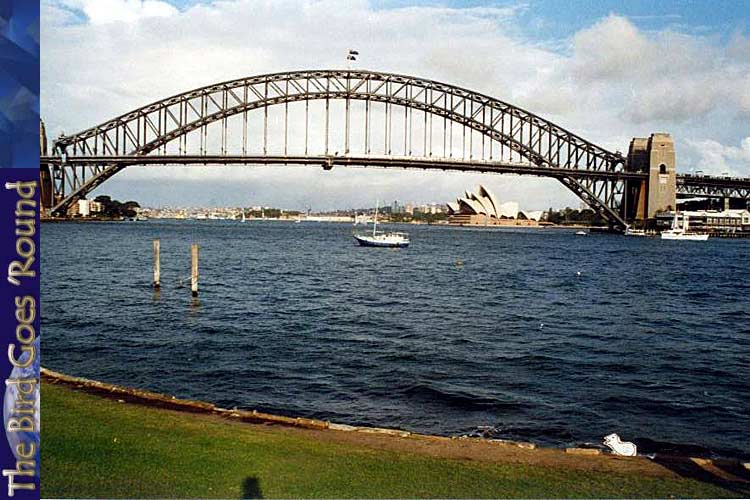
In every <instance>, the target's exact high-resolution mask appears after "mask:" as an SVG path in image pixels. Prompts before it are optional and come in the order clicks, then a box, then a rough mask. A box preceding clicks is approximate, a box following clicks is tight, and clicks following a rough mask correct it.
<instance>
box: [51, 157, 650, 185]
mask: <svg viewBox="0 0 750 500" xmlns="http://www.w3.org/2000/svg"><path fill="white" fill-rule="evenodd" d="M41 163H42V164H50V165H58V166H60V165H62V166H70V167H74V166H92V167H93V166H106V165H123V166H130V165H253V164H265V165H318V166H322V167H323V168H324V169H327V170H328V169H331V168H333V167H334V166H337V165H340V166H358V167H384V168H388V167H391V168H405V169H421V170H454V171H462V172H480V173H509V174H520V175H535V176H540V177H559V178H563V177H573V178H579V179H583V178H593V179H601V180H605V179H606V180H622V179H645V178H647V177H648V174H646V173H642V172H624V171H605V170H586V169H579V168H553V167H540V166H537V165H533V164H530V163H522V162H519V163H511V162H497V161H489V160H466V159H462V158H429V157H405V156H371V155H369V156H351V155H346V156H339V155H319V156H288V155H286V156H285V155H278V156H273V155H257V156H249V155H245V156H208V155H199V156H188V155H144V156H76V157H69V158H67V159H65V160H63V159H62V158H60V157H57V156H44V157H42V158H41Z"/></svg>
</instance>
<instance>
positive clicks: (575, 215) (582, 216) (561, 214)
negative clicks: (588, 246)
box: [546, 207, 607, 226]
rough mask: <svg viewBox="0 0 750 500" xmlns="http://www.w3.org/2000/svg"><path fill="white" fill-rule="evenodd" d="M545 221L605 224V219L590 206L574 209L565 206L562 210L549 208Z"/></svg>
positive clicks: (561, 223)
mask: <svg viewBox="0 0 750 500" xmlns="http://www.w3.org/2000/svg"><path fill="white" fill-rule="evenodd" d="M546 220H547V222H551V223H553V224H560V225H566V224H576V225H580V224H585V225H589V226H606V225H607V221H606V220H605V219H604V218H603V217H602V216H601V215H599V214H598V213H596V212H594V211H593V210H591V209H590V208H585V209H583V210H576V209H573V208H570V207H566V208H564V209H562V210H554V209H553V208H551V207H550V208H549V210H547V218H546Z"/></svg>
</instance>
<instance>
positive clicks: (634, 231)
mask: <svg viewBox="0 0 750 500" xmlns="http://www.w3.org/2000/svg"><path fill="white" fill-rule="evenodd" d="M625 236H648V234H646V230H645V229H632V228H631V227H630V226H628V227H626V228H625Z"/></svg>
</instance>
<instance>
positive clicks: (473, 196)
mask: <svg viewBox="0 0 750 500" xmlns="http://www.w3.org/2000/svg"><path fill="white" fill-rule="evenodd" d="M542 213H543V212H542V211H541V210H538V211H533V212H530V211H522V210H520V209H519V207H518V203H517V202H515V201H506V202H505V203H500V202H499V201H498V199H497V198H495V195H493V194H492V193H491V192H490V191H489V190H488V189H487V188H486V187H484V186H481V185H480V186H479V187H478V188H477V191H476V193H472V192H470V191H466V192H465V193H464V196H463V197H461V198H458V199H457V200H456V201H455V202H450V203H448V222H449V223H450V224H457V225H472V226H473V225H482V226H494V225H498V226H536V225H537V224H538V223H539V220H540V219H541V217H542Z"/></svg>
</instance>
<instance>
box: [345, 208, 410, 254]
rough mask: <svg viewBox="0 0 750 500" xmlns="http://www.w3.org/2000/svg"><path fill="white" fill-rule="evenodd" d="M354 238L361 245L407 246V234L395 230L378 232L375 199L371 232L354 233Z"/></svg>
mask: <svg viewBox="0 0 750 500" xmlns="http://www.w3.org/2000/svg"><path fill="white" fill-rule="evenodd" d="M354 239H355V240H357V242H358V243H359V244H360V245H362V246H363V247H386V248H405V247H408V246H409V235H408V234H407V233H399V232H395V231H390V232H384V231H381V232H378V202H377V201H375V220H374V222H373V225H372V234H370V233H369V232H368V233H365V234H356V233H355V234H354Z"/></svg>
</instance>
